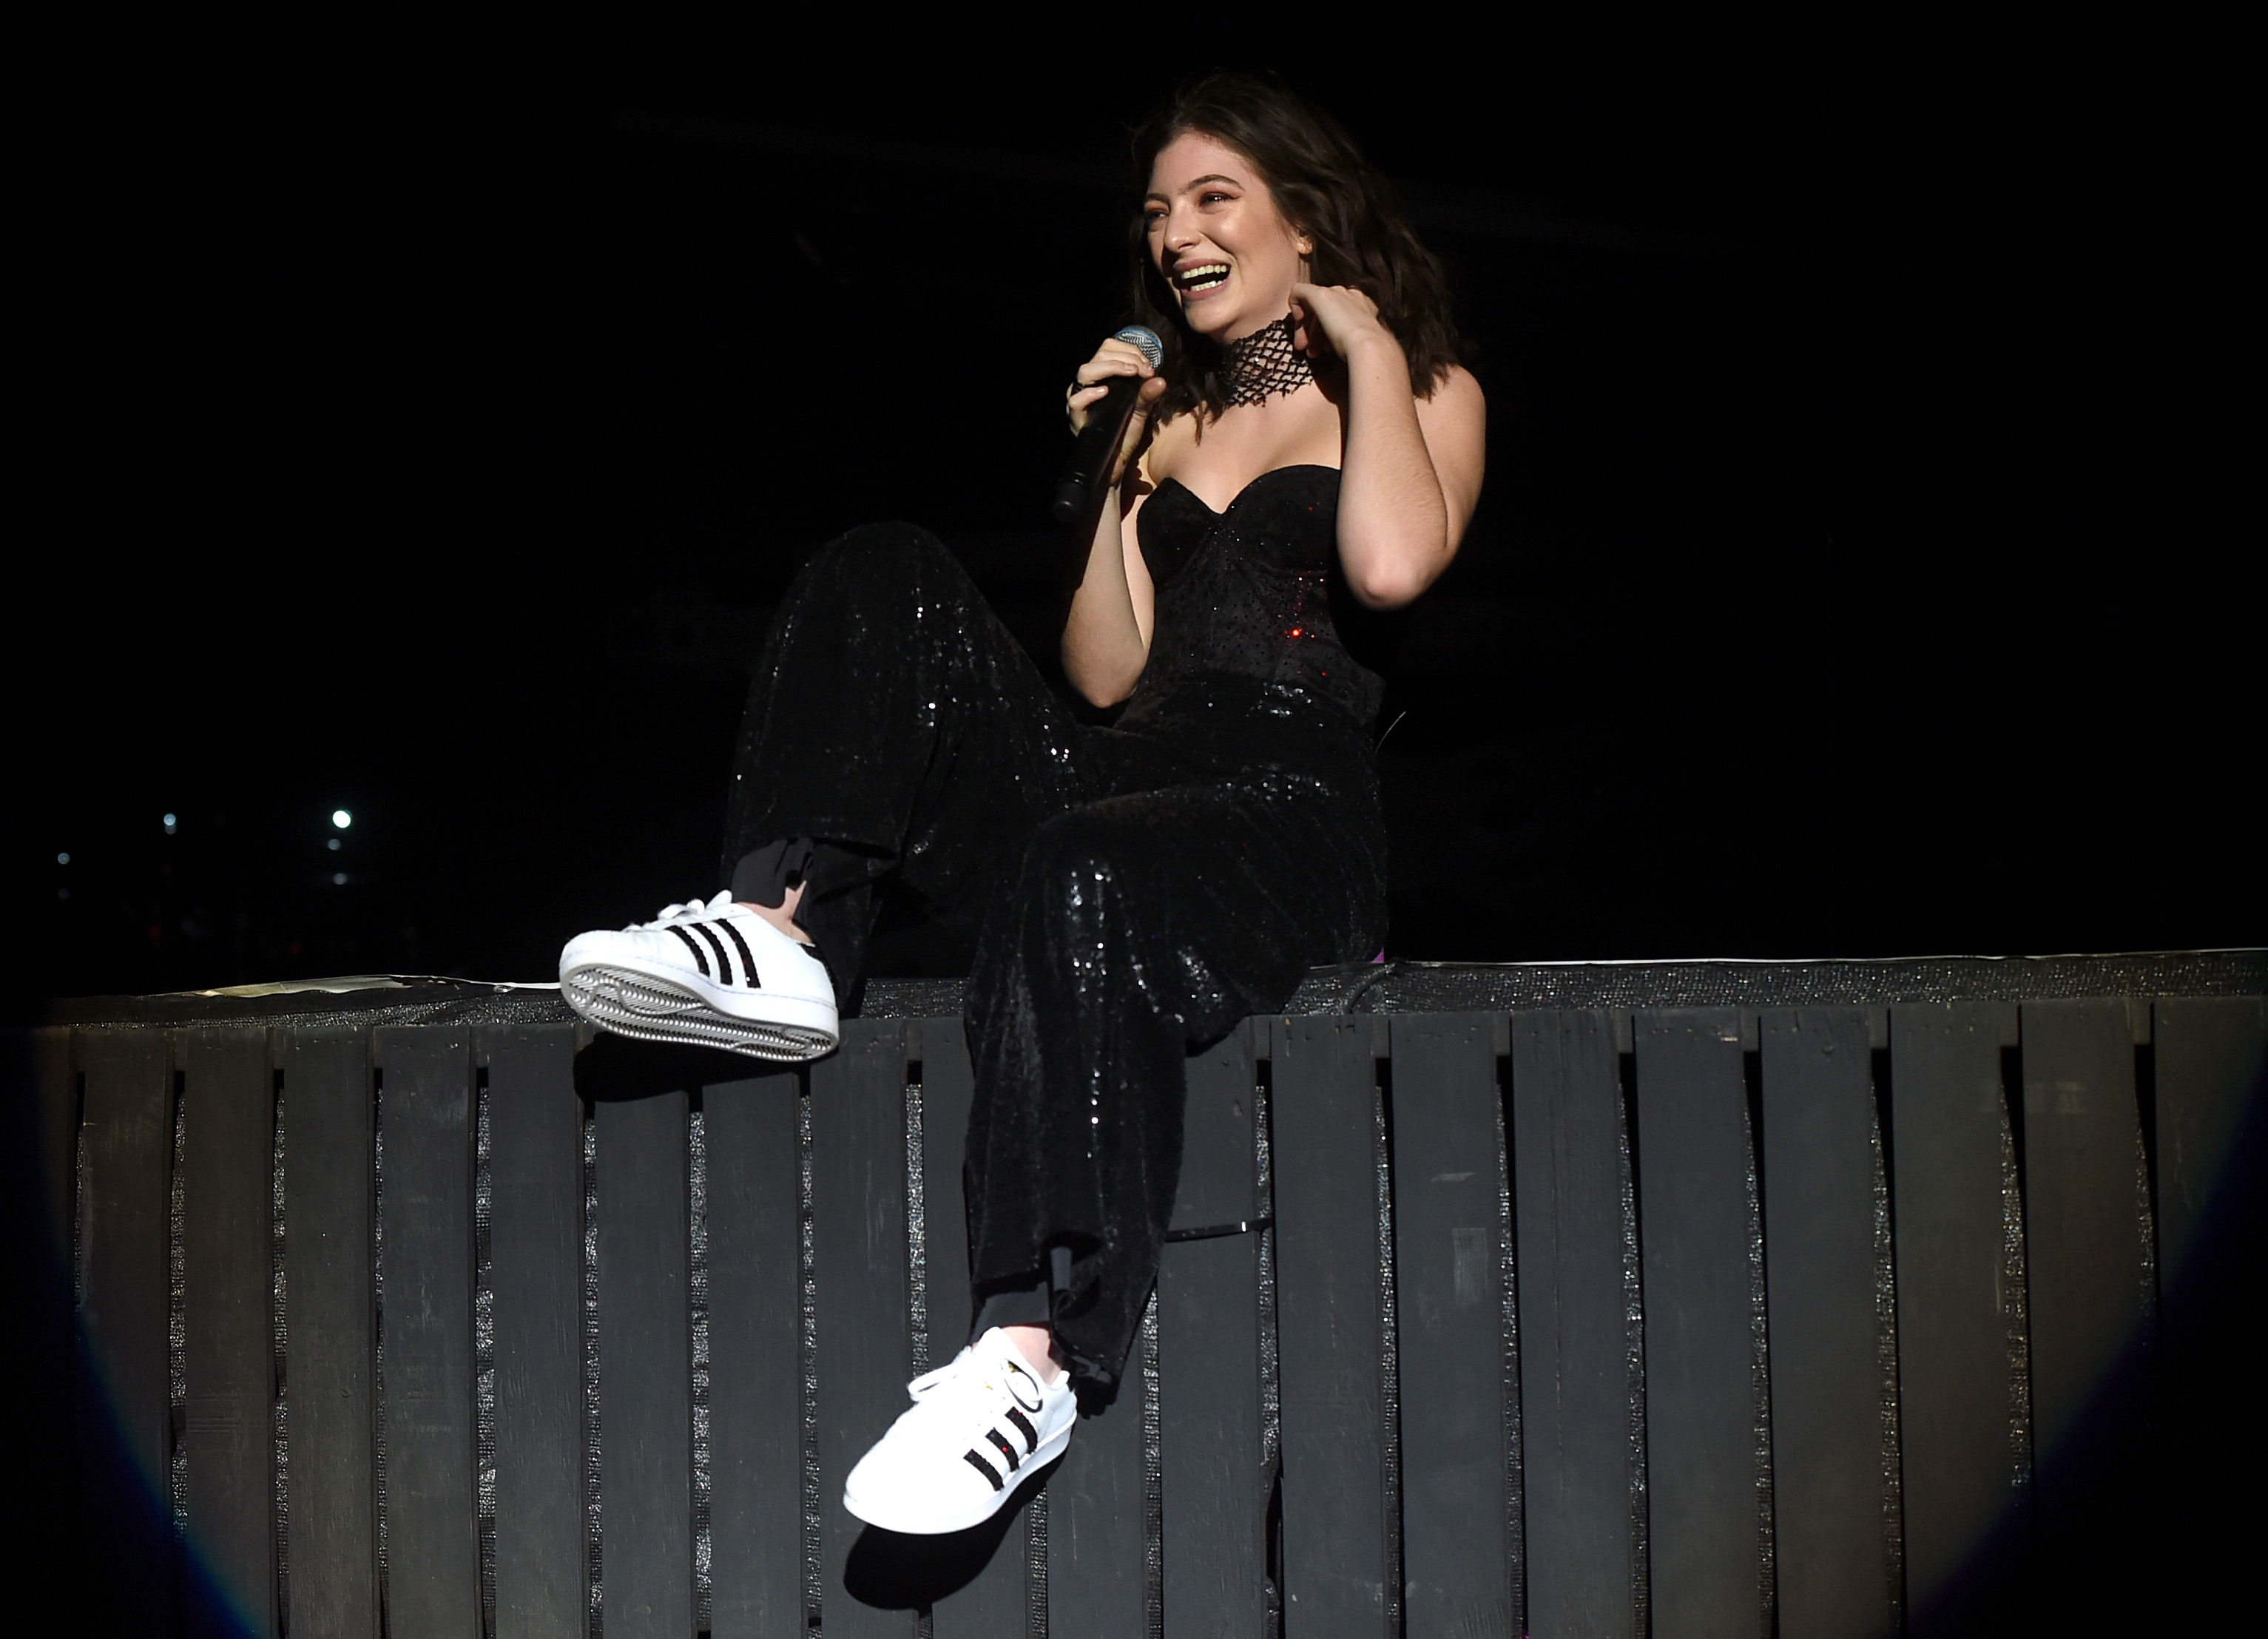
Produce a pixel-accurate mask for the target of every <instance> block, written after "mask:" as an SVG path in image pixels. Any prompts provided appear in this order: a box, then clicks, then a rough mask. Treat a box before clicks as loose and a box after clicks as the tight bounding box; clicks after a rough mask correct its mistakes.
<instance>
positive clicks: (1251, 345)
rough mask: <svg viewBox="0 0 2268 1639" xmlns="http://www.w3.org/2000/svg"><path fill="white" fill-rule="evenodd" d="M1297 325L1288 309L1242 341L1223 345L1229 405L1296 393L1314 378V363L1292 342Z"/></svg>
mask: <svg viewBox="0 0 2268 1639" xmlns="http://www.w3.org/2000/svg"><path fill="white" fill-rule="evenodd" d="M1293 328H1294V326H1293V325H1292V315H1291V314H1289V313H1285V315H1284V316H1283V317H1282V318H1281V319H1278V320H1277V321H1276V322H1275V323H1274V324H1272V325H1265V326H1263V327H1261V328H1260V329H1257V330H1255V331H1254V332H1253V333H1252V334H1250V335H1248V336H1246V337H1245V338H1244V339H1243V340H1242V341H1241V342H1230V343H1228V345H1227V346H1226V347H1224V348H1223V349H1221V376H1222V378H1223V379H1224V380H1226V383H1227V386H1228V405H1229V408H1232V409H1233V408H1235V407H1236V406H1237V405H1239V404H1264V403H1266V402H1267V401H1269V400H1270V399H1272V398H1279V397H1281V396H1283V395H1284V394H1285V393H1297V392H1298V391H1299V390H1300V388H1301V387H1303V386H1307V383H1309V382H1310V381H1313V380H1314V379H1315V367H1314V363H1313V362H1312V361H1311V360H1310V359H1309V358H1308V357H1307V355H1306V354H1305V353H1302V352H1301V351H1300V349H1297V348H1295V347H1293V346H1292V330H1293Z"/></svg>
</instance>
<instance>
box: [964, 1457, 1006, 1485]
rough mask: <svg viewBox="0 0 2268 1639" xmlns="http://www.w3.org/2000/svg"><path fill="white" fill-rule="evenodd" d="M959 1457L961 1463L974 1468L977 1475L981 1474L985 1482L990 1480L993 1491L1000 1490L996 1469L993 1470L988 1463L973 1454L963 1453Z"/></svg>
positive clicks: (998, 1472)
mask: <svg viewBox="0 0 2268 1639" xmlns="http://www.w3.org/2000/svg"><path fill="white" fill-rule="evenodd" d="M961 1460H962V1461H964V1462H966V1463H967V1464H968V1466H970V1467H971V1468H974V1469H975V1470H976V1472H977V1473H978V1474H983V1476H984V1477H985V1478H986V1479H987V1480H990V1481H991V1482H992V1488H993V1489H994V1490H995V1491H997V1490H998V1489H999V1488H1000V1486H1001V1480H1000V1471H999V1470H998V1468H995V1467H994V1466H992V1465H991V1464H990V1463H988V1462H986V1461H985V1460H984V1459H983V1458H982V1457H979V1456H978V1455H977V1454H976V1452H961Z"/></svg>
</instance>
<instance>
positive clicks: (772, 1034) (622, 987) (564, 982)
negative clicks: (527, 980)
mask: <svg viewBox="0 0 2268 1639" xmlns="http://www.w3.org/2000/svg"><path fill="white" fill-rule="evenodd" d="M715 989H716V987H714V986H705V987H704V986H703V984H702V982H701V981H699V980H697V979H694V978H691V977H689V976H687V975H680V974H670V973H666V972H657V971H655V970H653V969H652V968H649V967H646V966H644V965H643V964H635V963H627V962H622V961H613V962H591V963H587V964H585V966H580V967H575V968H571V969H568V970H566V971H564V972H563V973H562V974H560V975H559V992H560V994H561V995H562V996H564V997H565V998H566V1002H567V1005H568V1006H570V1007H571V1008H573V1009H574V1010H575V1011H577V1012H578V1013H579V1014H581V1015H582V1016H583V1017H584V1018H587V1019H589V1020H590V1021H591V1022H592V1023H593V1024H594V1025H598V1026H599V1027H600V1029H602V1030H611V1031H613V1032H614V1033H615V1034H616V1035H620V1036H635V1037H637V1038H638V1039H639V1040H644V1041H681V1042H689V1043H691V1044H693V1045H694V1046H696V1047H723V1048H725V1050H726V1051H728V1052H732V1053H743V1054H746V1055H748V1056H749V1057H751V1058H760V1059H784V1060H787V1061H790V1062H802V1061H804V1060H806V1059H815V1058H819V1057H821V1056H823V1055H826V1054H829V1053H832V1052H834V1051H835V1048H836V1044H837V1043H838V1042H839V1041H840V1040H841V1033H840V1029H839V1027H838V1025H837V1023H836V1013H835V1004H834V1003H831V1002H813V1001H806V1000H804V999H803V998H801V997H798V996H778V995H775V994H773V993H771V992H770V991H763V990H751V991H743V992H740V993H737V994H734V995H733V996H731V997H730V998H729V1002H730V1005H729V1006H727V1005H725V998H722V997H719V996H715V995H711V994H709V992H712V991H714V990H715Z"/></svg>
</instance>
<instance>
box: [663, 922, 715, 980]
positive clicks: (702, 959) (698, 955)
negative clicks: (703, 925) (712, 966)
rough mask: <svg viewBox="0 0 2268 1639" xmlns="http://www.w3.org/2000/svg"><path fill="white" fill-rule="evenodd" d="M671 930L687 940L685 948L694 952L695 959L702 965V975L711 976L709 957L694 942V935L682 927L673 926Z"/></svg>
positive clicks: (704, 976) (704, 977)
mask: <svg viewBox="0 0 2268 1639" xmlns="http://www.w3.org/2000/svg"><path fill="white" fill-rule="evenodd" d="M670 931H671V932H672V933H674V934H675V935H676V936H677V937H679V938H681V939H682V940H684V941H685V948H686V949H687V950H689V951H690V952H693V959H694V960H695V961H696V962H698V963H699V964H700V965H701V976H702V977H703V979H706V978H707V977H708V976H709V958H708V957H707V956H706V955H705V954H704V953H703V951H702V949H701V947H700V946H699V945H698V944H695V943H694V942H693V936H692V935H691V934H689V933H688V932H686V931H685V930H684V929H682V928H672V929H671V930H670Z"/></svg>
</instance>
